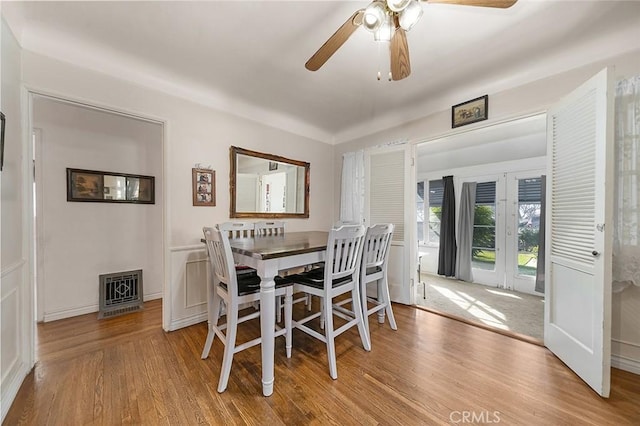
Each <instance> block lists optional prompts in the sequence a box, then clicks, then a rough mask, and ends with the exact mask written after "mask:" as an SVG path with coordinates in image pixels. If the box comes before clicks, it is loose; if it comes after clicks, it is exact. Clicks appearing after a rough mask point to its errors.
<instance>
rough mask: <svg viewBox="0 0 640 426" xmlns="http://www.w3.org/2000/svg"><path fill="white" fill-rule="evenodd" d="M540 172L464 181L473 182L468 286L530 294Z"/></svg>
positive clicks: (534, 275)
mask: <svg viewBox="0 0 640 426" xmlns="http://www.w3.org/2000/svg"><path fill="white" fill-rule="evenodd" d="M543 173H544V171H543V170H529V171H523V172H509V173H501V174H499V175H492V176H483V177H478V178H467V179H464V181H468V182H476V199H475V209H474V210H475V212H474V224H473V244H472V268H473V281H474V282H475V283H478V284H485V285H489V286H497V287H500V288H506V289H509V290H515V291H519V292H523V293H530V294H540V293H537V292H536V291H535V277H536V271H537V259H538V245H539V238H540V236H539V231H540V214H541V211H540V208H541V204H542V203H541V201H542V200H541V194H542V191H541V176H542V174H543Z"/></svg>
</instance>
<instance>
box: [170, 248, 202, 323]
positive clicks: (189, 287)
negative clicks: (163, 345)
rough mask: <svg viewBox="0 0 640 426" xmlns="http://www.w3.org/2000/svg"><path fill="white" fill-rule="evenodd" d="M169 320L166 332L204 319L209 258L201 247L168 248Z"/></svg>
mask: <svg viewBox="0 0 640 426" xmlns="http://www.w3.org/2000/svg"><path fill="white" fill-rule="evenodd" d="M170 253H171V260H170V268H171V271H170V274H169V279H170V280H171V281H170V283H169V284H170V286H171V301H169V300H165V303H168V302H170V303H171V319H170V322H169V331H172V330H177V329H179V328H183V327H188V326H190V325H193V324H197V323H199V322H202V321H206V319H207V279H208V263H207V262H208V259H207V251H206V248H205V246H204V244H199V245H194V246H184V247H172V248H171V249H170Z"/></svg>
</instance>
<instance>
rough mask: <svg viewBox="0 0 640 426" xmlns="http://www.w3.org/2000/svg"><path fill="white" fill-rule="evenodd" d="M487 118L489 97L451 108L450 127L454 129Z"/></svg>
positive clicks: (485, 96)
mask: <svg viewBox="0 0 640 426" xmlns="http://www.w3.org/2000/svg"><path fill="white" fill-rule="evenodd" d="M487 118H489V95H484V96H480V97H479V98H475V99H471V100H470V101H466V102H463V103H461V104H458V105H454V106H452V107H451V127H452V128H454V129H455V128H456V127H460V126H464V125H467V124H471V123H476V122H478V121H482V120H486V119H487Z"/></svg>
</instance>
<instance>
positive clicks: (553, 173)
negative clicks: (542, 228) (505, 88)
mask: <svg viewBox="0 0 640 426" xmlns="http://www.w3.org/2000/svg"><path fill="white" fill-rule="evenodd" d="M610 79H611V76H610V73H609V72H608V70H606V69H605V70H603V71H601V72H600V73H599V74H597V75H596V76H594V77H593V78H592V79H591V80H589V81H587V82H586V83H585V84H583V85H582V86H580V87H579V88H578V89H576V90H575V91H574V92H572V93H571V94H570V95H568V96H567V97H566V98H564V99H563V100H562V101H560V102H559V103H558V104H557V105H555V106H554V107H553V108H552V109H551V110H550V111H549V114H548V118H547V120H548V122H547V133H548V134H547V143H548V148H547V158H548V167H547V169H548V171H549V173H550V179H548V187H547V188H548V191H547V206H548V207H547V234H546V236H547V245H548V247H549V249H548V250H547V264H546V278H545V280H546V287H545V297H546V301H547V303H546V304H545V318H544V342H545V345H546V346H547V347H548V348H549V349H550V350H551V351H552V352H553V353H554V354H556V355H557V356H558V357H559V358H560V359H561V360H562V361H563V362H564V363H565V364H567V365H568V366H569V367H570V368H571V369H572V370H573V371H575V372H576V373H577V374H578V375H579V376H580V377H581V378H582V379H583V380H584V381H585V382H587V383H588V384H589V386H591V387H592V388H593V389H594V390H595V391H596V392H598V393H599V394H600V395H601V396H603V397H608V396H609V386H610V383H609V382H610V373H611V371H610V370H611V248H612V238H611V230H612V225H613V224H612V206H613V200H612V194H613V190H612V187H613V173H612V169H613V167H612V165H613V162H612V157H613V156H612V154H613V134H612V130H613V126H612V123H613V98H612V90H610V88H611V87H612V85H611V80H610Z"/></svg>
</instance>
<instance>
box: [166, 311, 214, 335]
mask: <svg viewBox="0 0 640 426" xmlns="http://www.w3.org/2000/svg"><path fill="white" fill-rule="evenodd" d="M206 320H207V313H206V312H203V313H200V314H198V315H193V316H191V317H187V318H181V319H179V320H175V321H171V323H170V324H169V330H167V331H175V330H178V329H181V328H184V327H189V326H191V325H194V324H198V323H201V322H203V321H206Z"/></svg>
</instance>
